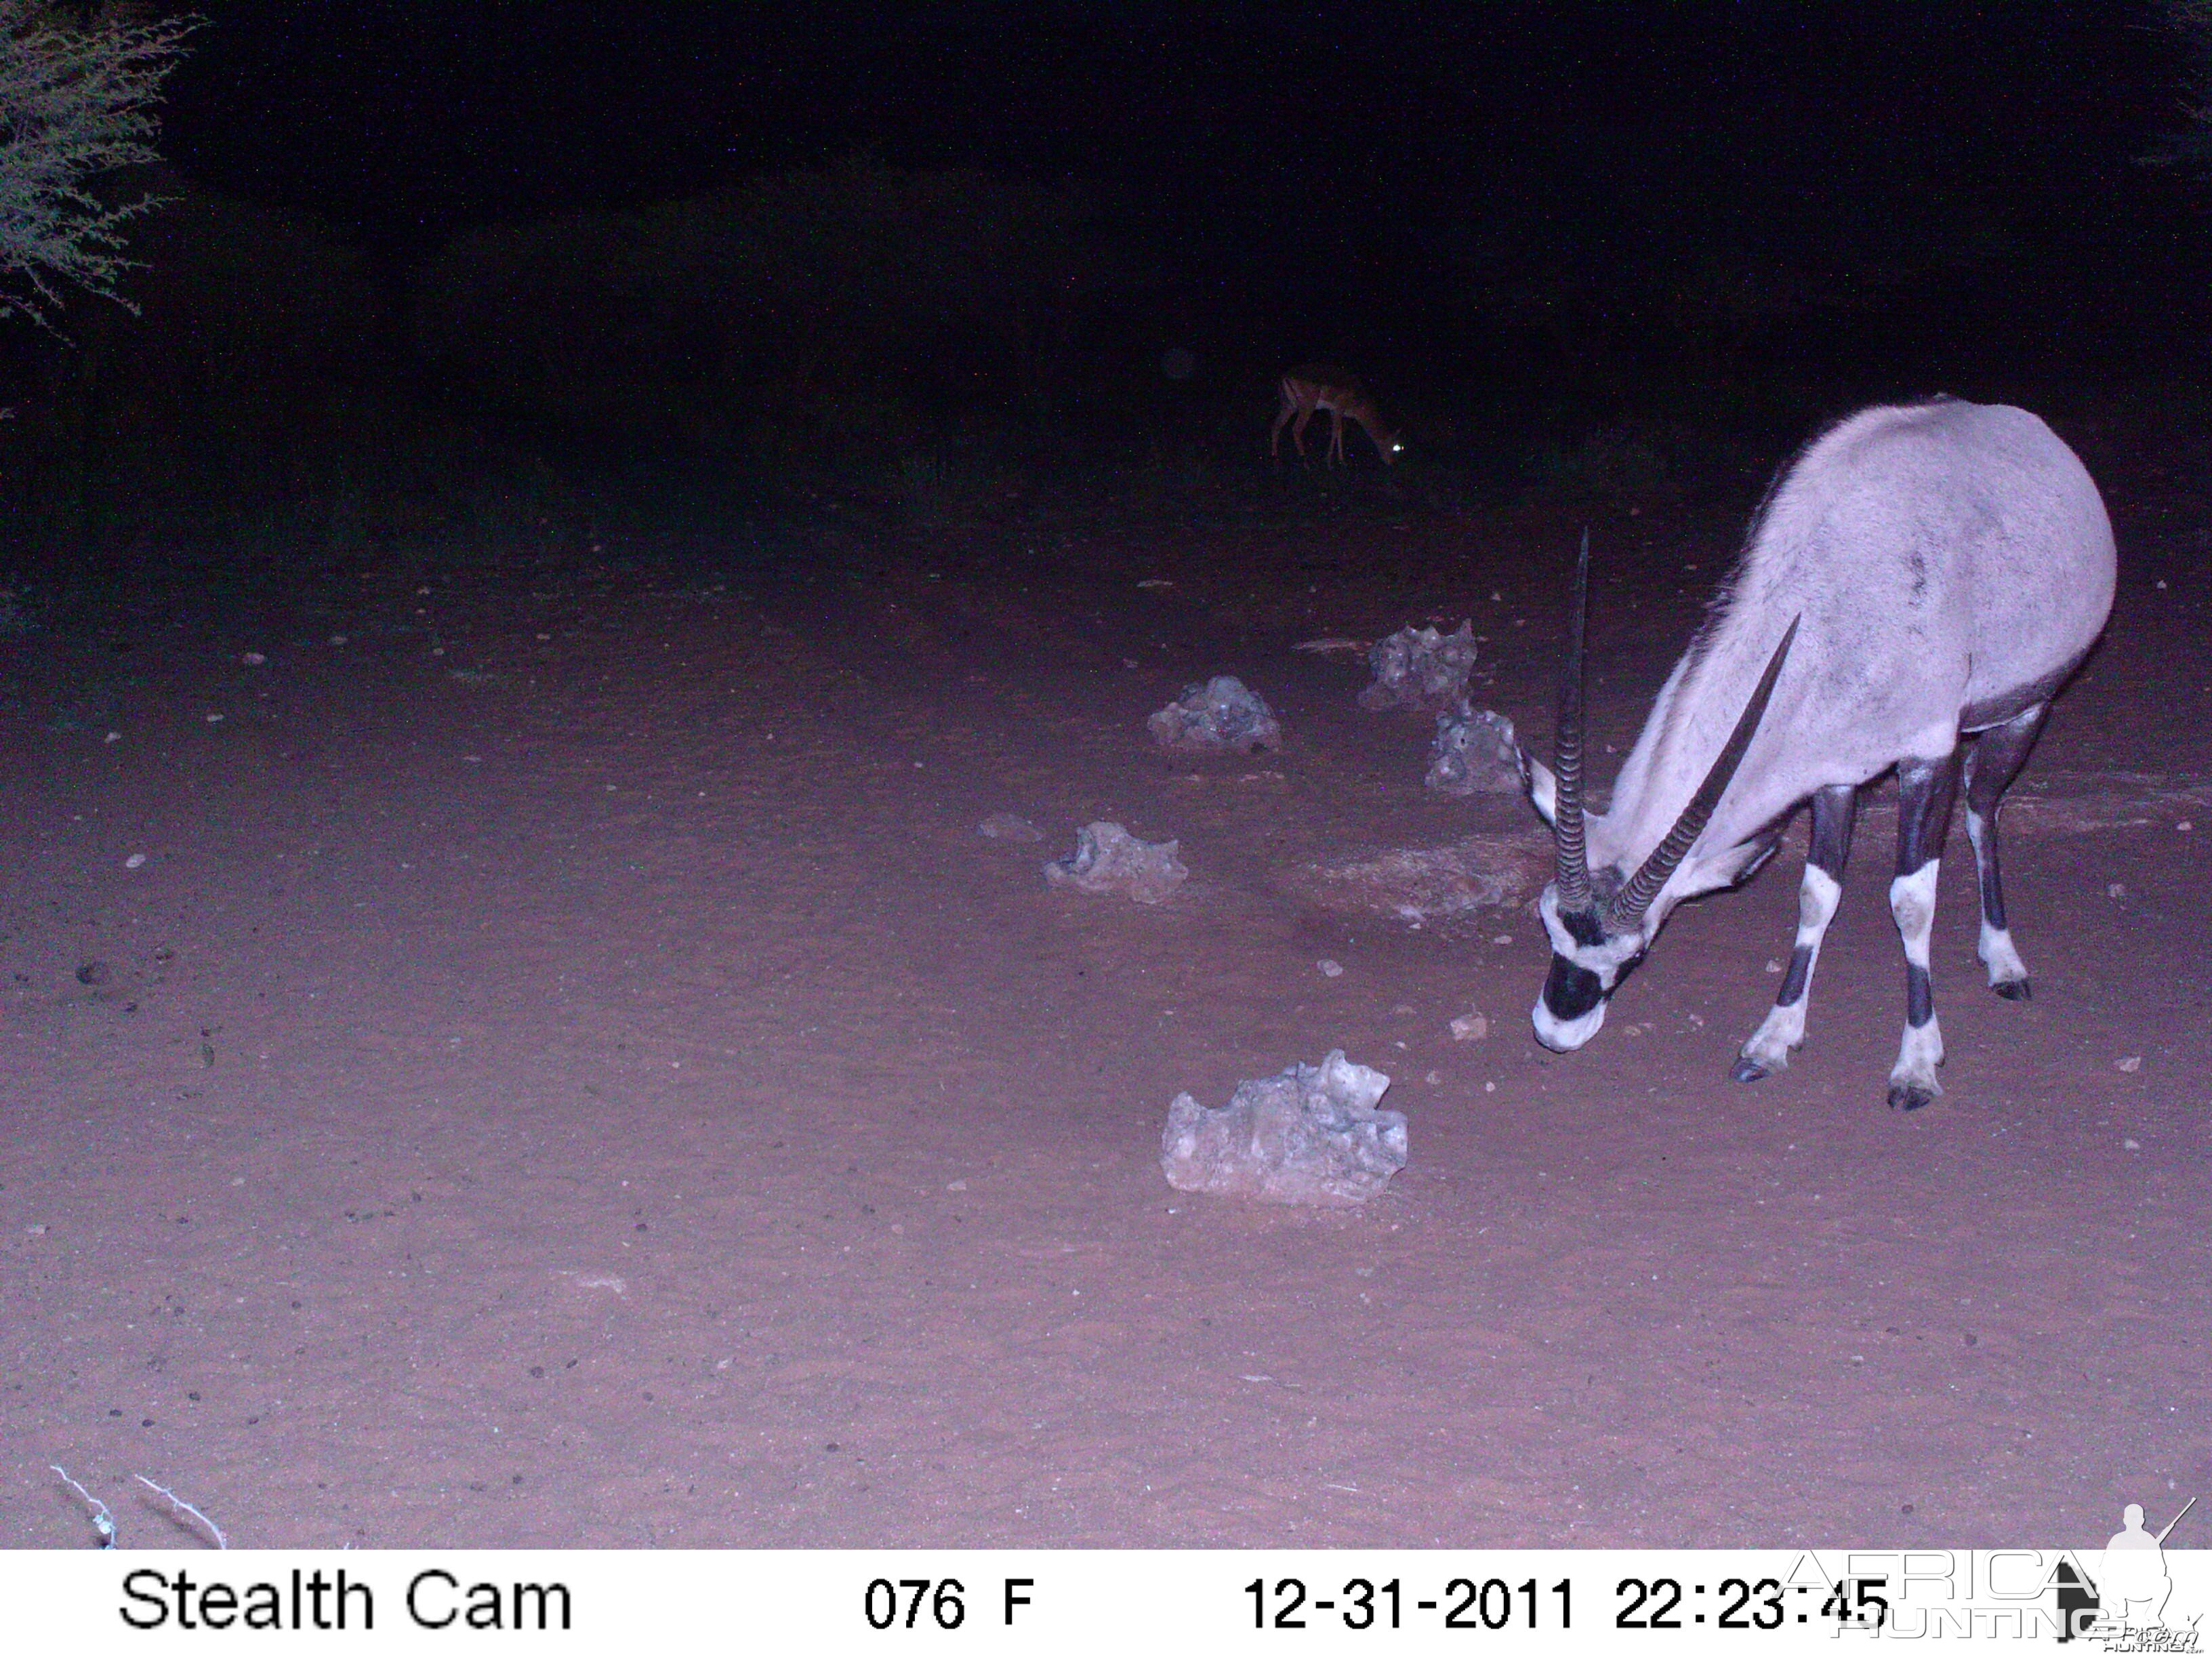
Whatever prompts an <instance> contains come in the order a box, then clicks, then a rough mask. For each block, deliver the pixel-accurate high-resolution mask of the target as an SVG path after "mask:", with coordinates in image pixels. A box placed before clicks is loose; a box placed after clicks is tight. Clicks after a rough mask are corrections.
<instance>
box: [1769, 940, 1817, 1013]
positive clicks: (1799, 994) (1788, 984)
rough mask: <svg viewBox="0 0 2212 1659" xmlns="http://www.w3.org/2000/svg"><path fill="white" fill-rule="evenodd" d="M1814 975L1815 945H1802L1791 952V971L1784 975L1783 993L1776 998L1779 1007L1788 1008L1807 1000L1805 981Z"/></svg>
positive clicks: (1776, 1004)
mask: <svg viewBox="0 0 2212 1659" xmlns="http://www.w3.org/2000/svg"><path fill="white" fill-rule="evenodd" d="M1812 977H1813V947H1812V946H1811V945H1799V946H1798V947H1797V948H1796V950H1794V951H1791V952H1790V971H1789V972H1788V973H1786V974H1784V975H1783V976H1782V994H1781V995H1780V996H1778V997H1777V998H1775V999H1774V1006H1776V1007H1778V1008H1787V1007H1789V1006H1791V1005H1792V1004H1794V1003H1799V1002H1802V1001H1803V1000H1805V981H1808V980H1809V979H1811V978H1812Z"/></svg>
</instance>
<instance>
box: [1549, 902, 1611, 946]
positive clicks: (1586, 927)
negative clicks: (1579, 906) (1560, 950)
mask: <svg viewBox="0 0 2212 1659" xmlns="http://www.w3.org/2000/svg"><path fill="white" fill-rule="evenodd" d="M1559 926H1560V927H1564V928H1565V929H1566V930H1567V937H1568V938H1570V939H1573V940H1574V942H1575V943H1576V944H1577V945H1602V944H1604V943H1605V923H1604V921H1601V919H1600V918H1599V915H1598V913H1597V911H1596V910H1595V908H1591V909H1588V910H1562V911H1561V912H1560V913H1559Z"/></svg>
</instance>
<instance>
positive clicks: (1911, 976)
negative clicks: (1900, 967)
mask: <svg viewBox="0 0 2212 1659" xmlns="http://www.w3.org/2000/svg"><path fill="white" fill-rule="evenodd" d="M1933 1018H1936V987H1934V986H1933V985H1931V984H1930V983H1929V980H1928V970H1927V969H1925V968H1923V967H1921V966H1919V965H1918V964H1917V963H1910V962H1908V963H1905V1024H1907V1025H1911V1026H1913V1027H1914V1028H1916V1029H1917V1028H1918V1027H1920V1026H1923V1025H1925V1024H1927V1023H1928V1022H1929V1020H1931V1019H1933Z"/></svg>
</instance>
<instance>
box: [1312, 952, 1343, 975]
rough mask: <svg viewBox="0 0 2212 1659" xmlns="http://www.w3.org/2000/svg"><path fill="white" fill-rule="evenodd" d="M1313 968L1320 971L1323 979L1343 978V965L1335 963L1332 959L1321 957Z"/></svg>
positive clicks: (1333, 958)
mask: <svg viewBox="0 0 2212 1659" xmlns="http://www.w3.org/2000/svg"><path fill="white" fill-rule="evenodd" d="M1314 966H1315V967H1316V968H1318V969H1321V972H1322V978H1323V979H1340V978H1342V977H1343V975H1344V964H1343V963H1340V962H1339V961H1337V960H1336V958H1335V957H1322V959H1321V960H1320V961H1319V962H1316V963H1314Z"/></svg>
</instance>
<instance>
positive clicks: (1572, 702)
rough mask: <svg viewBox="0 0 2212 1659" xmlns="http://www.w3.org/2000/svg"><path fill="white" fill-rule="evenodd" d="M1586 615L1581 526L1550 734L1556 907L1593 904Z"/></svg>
mask: <svg viewBox="0 0 2212 1659" xmlns="http://www.w3.org/2000/svg"><path fill="white" fill-rule="evenodd" d="M1588 620H1589V529H1588V527H1587V526H1586V527H1585V528H1584V529H1583V550H1582V556H1580V557H1579V558H1577V560H1576V561H1575V597H1574V605H1573V609H1572V611H1571V612H1570V613H1569V615H1568V618H1567V665H1566V669H1565V671H1564V672H1563V673H1562V674H1561V675H1560V677H1559V735H1558V736H1557V738H1554V739H1553V760H1552V770H1553V774H1554V775H1555V776H1556V777H1557V779H1558V783H1557V786H1556V789H1555V793H1554V794H1553V801H1552V836H1553V840H1554V841H1555V842H1557V843H1558V845H1559V913H1560V915H1574V914H1577V913H1584V914H1587V913H1588V912H1589V911H1591V910H1593V909H1595V908H1596V907H1595V905H1594V904H1593V903H1592V902H1591V901H1590V878H1589V845H1588V843H1587V842H1585V841H1584V839H1583V625H1584V623H1586V622H1587V621H1588Z"/></svg>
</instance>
